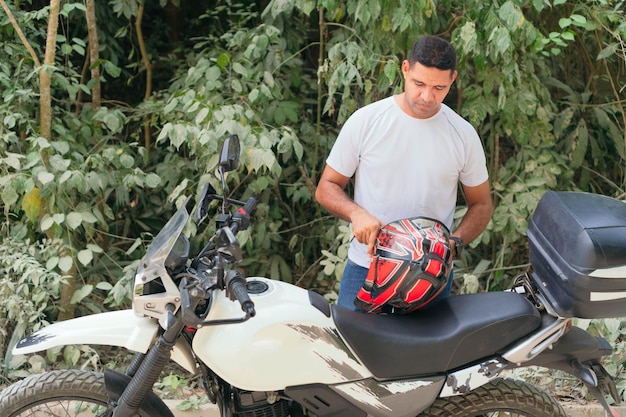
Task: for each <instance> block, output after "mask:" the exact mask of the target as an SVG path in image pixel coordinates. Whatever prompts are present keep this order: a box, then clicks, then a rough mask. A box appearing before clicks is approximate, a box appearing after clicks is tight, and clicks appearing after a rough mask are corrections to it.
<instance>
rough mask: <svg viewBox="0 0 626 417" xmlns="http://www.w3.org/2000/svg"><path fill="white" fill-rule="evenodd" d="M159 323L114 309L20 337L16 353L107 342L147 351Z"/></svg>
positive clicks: (14, 351)
mask: <svg viewBox="0 0 626 417" xmlns="http://www.w3.org/2000/svg"><path fill="white" fill-rule="evenodd" d="M158 328H159V325H158V324H157V322H156V321H155V320H153V319H149V318H146V317H140V316H137V315H136V314H135V313H134V312H133V310H121V311H111V312H108V313H101V314H93V315H90V316H84V317H79V318H77V319H72V320H67V321H61V322H58V323H54V324H51V325H50V326H46V327H44V328H43V329H41V330H38V331H36V332H35V333H32V334H30V335H28V336H26V337H25V338H24V339H22V340H20V341H19V342H18V343H17V345H16V346H15V348H13V355H26V354H28V353H34V352H40V351H42V350H46V349H50V348H53V347H57V346H65V345H107V346H122V347H125V348H126V349H129V350H132V351H135V352H142V353H145V352H146V351H147V350H148V348H149V347H150V345H151V344H152V341H153V339H154V337H155V335H156V333H157V330H158Z"/></svg>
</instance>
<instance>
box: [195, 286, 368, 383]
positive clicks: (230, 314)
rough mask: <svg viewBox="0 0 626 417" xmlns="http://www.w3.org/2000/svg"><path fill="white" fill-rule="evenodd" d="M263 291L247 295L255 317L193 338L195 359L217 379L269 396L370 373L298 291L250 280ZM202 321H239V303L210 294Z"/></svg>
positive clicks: (212, 328)
mask: <svg viewBox="0 0 626 417" xmlns="http://www.w3.org/2000/svg"><path fill="white" fill-rule="evenodd" d="M249 281H260V282H257V284H261V283H265V284H266V286H267V288H266V290H264V291H263V292H261V293H258V294H250V297H251V299H252V301H253V302H254V304H255V306H256V311H257V315H256V316H255V317H253V318H251V319H250V320H248V321H246V322H243V323H238V324H229V325H220V326H207V327H204V328H201V329H200V330H198V332H197V333H196V335H195V337H194V340H193V349H194V352H195V353H196V355H197V356H198V357H199V358H200V359H201V360H202V361H203V362H204V363H205V364H206V365H207V366H208V367H209V368H211V369H212V370H213V371H214V372H215V373H216V374H217V375H219V376H220V377H221V378H223V379H224V380H225V381H227V382H228V383H230V384H232V385H234V386H236V387H238V388H240V389H244V390H250V391H274V390H280V389H284V388H285V387H287V386H296V385H307V384H315V383H321V384H336V383H341V382H346V381H354V380H359V379H363V378H368V377H370V376H371V373H370V372H369V371H368V370H367V369H366V368H365V367H364V366H363V365H362V364H361V363H360V362H359V361H358V360H357V358H356V357H355V356H354V355H353V353H352V352H351V351H350V349H349V348H348V347H347V346H346V345H345V344H344V342H343V341H342V340H341V338H340V337H339V336H338V334H337V331H336V329H335V326H334V323H333V321H332V318H330V317H328V316H326V315H325V314H323V313H322V312H321V311H320V310H318V309H317V308H315V307H313V306H312V305H311V303H310V301H309V296H308V292H307V291H306V290H304V289H302V288H298V287H296V286H293V285H290V284H286V283H284V282H280V281H272V280H268V279H265V278H251V279H249ZM213 297H214V299H213V306H212V308H211V312H210V313H209V317H207V320H220V319H226V318H236V317H241V316H242V312H241V308H240V306H239V304H238V303H237V302H233V301H231V300H229V299H228V298H226V296H225V295H224V293H223V292H215V293H214V295H213Z"/></svg>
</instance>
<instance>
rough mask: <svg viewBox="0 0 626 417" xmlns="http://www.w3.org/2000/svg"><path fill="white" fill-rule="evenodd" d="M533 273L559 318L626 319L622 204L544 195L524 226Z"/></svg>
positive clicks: (598, 198)
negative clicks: (525, 226) (526, 228)
mask: <svg viewBox="0 0 626 417" xmlns="http://www.w3.org/2000/svg"><path fill="white" fill-rule="evenodd" d="M527 235H528V243H529V247H530V262H531V265H532V269H533V272H532V274H531V276H532V278H533V280H534V282H535V284H536V285H537V287H538V290H539V291H540V292H541V293H542V294H543V295H544V296H545V298H546V299H547V301H548V302H549V303H550V304H551V305H552V308H553V309H554V310H555V312H556V313H557V314H559V315H560V316H562V317H579V318H586V319H593V318H607V317H626V203H625V202H623V201H620V200H617V199H614V198H610V197H606V196H602V195H597V194H589V193H581V192H555V191H548V192H547V193H546V194H544V196H543V197H542V198H541V200H540V201H539V204H538V205H537V209H536V210H535V213H534V214H533V215H532V217H531V220H530V224H529V226H528V231H527Z"/></svg>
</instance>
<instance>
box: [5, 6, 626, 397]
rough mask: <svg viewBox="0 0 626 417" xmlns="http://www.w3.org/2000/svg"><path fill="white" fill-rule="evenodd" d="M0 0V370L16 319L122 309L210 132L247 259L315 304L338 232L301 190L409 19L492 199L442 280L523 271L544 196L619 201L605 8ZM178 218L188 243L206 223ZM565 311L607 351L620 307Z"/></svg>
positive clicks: (394, 67)
mask: <svg viewBox="0 0 626 417" xmlns="http://www.w3.org/2000/svg"><path fill="white" fill-rule="evenodd" d="M0 5H1V6H2V10H1V11H0V40H1V42H0V94H1V95H2V102H0V118H1V119H2V124H1V125H0V196H1V207H2V210H1V213H0V218H1V219H2V222H1V224H0V233H1V236H2V239H1V241H0V272H1V274H0V321H1V323H0V324H2V326H0V351H1V352H2V353H3V355H4V358H5V360H4V365H3V368H2V373H1V374H2V381H1V382H7V381H10V380H12V379H14V378H16V377H19V376H23V375H24V372H27V371H25V369H26V370H30V371H36V370H37V369H40V368H41V367H45V366H48V365H46V363H45V362H46V361H45V359H44V358H39V359H33V358H31V359H29V363H24V362H19V363H16V362H15V361H14V360H13V359H14V358H12V357H11V355H10V354H8V353H7V351H6V349H7V346H11V345H12V344H13V343H15V342H16V341H17V340H18V339H19V338H20V337H22V336H23V335H24V334H25V333H26V332H28V331H32V330H33V329H37V328H40V327H41V326H43V325H45V324H47V323H50V322H54V321H58V320H65V319H68V318H71V317H75V316H81V315H85V314H90V313H95V312H100V311H103V310H110V309H117V308H124V307H128V306H129V305H130V295H131V287H130V282H131V281H130V280H131V279H132V276H133V274H134V270H135V268H136V266H137V262H138V259H139V258H140V257H141V256H142V254H143V253H144V250H145V247H146V246H147V244H148V243H149V242H150V239H151V237H152V236H154V235H155V234H156V233H157V232H158V230H159V229H160V227H161V226H162V225H163V224H164V223H165V221H167V219H168V218H169V217H170V215H171V214H172V213H173V211H174V210H175V208H176V205H177V204H180V202H181V200H182V199H183V198H185V197H186V196H193V197H197V195H198V193H199V190H200V189H201V187H202V186H203V185H204V184H205V183H206V182H210V183H211V184H213V185H214V186H215V188H216V189H220V188H221V184H220V182H219V179H218V176H217V175H216V165H217V150H218V149H219V146H220V145H221V142H222V140H223V139H224V138H225V137H226V136H227V135H228V134H237V135H238V136H239V138H240V139H241V141H242V148H243V151H242V167H241V168H240V170H239V171H238V172H233V173H230V174H229V176H228V182H229V188H230V192H231V194H232V195H233V196H234V197H236V198H240V199H245V198H247V197H248V196H250V195H251V194H257V195H258V196H259V199H260V204H259V206H258V209H257V210H256V211H255V213H254V221H253V227H252V228H251V229H249V230H247V231H246V232H244V233H242V236H241V237H242V240H243V242H244V245H245V250H246V253H247V258H246V261H245V265H244V267H245V268H246V269H247V272H248V274H250V275H261V276H269V277H271V278H273V279H279V280H284V281H288V282H291V283H294V284H296V285H299V286H302V287H305V288H310V289H313V290H315V291H318V292H320V293H321V294H324V295H325V296H326V297H328V299H329V300H332V299H333V298H334V297H335V296H336V290H337V286H338V279H339V277H340V276H341V272H342V269H343V264H344V262H345V257H346V242H347V241H348V239H349V238H350V236H349V231H348V227H347V224H346V223H344V222H341V221H337V220H336V219H334V218H333V217H331V216H329V215H328V213H326V212H325V211H324V210H323V209H322V208H320V206H319V205H318V204H317V203H316V202H315V200H314V198H313V195H314V190H315V186H316V184H317V181H318V179H319V175H320V173H321V171H322V169H323V167H324V162H325V158H326V155H327V154H328V152H329V150H330V148H331V146H332V144H333V142H334V140H335V138H336V136H337V133H338V131H339V129H340V128H341V126H342V124H343V122H344V121H345V120H346V118H347V117H348V116H349V115H350V114H351V113H352V112H353V111H354V110H356V109H357V108H359V107H362V106H363V105H366V104H368V103H370V102H373V101H375V100H378V99H380V98H383V97H386V96H388V95H390V94H394V93H397V92H400V91H402V88H403V86H402V76H401V75H402V74H401V71H400V63H401V62H402V60H403V59H404V58H405V57H406V56H407V54H408V52H409V50H410V48H411V47H412V45H413V43H414V42H415V40H416V39H417V38H418V37H419V36H420V35H423V34H436V35H439V36H442V37H444V38H446V39H449V40H451V41H452V42H453V44H454V45H455V46H456V47H457V50H458V53H459V62H458V70H459V77H458V80H457V81H456V83H455V85H454V88H453V90H452V91H451V93H450V95H449V96H448V98H447V100H446V103H447V104H448V105H450V106H451V107H452V108H453V109H455V110H456V111H458V112H459V113H460V114H461V115H463V116H464V117H465V118H466V119H468V120H469V121H470V122H471V123H472V124H473V125H474V126H475V127H476V129H477V130H478V132H479V134H480V136H481V137H482V139H483V143H484V147H485V151H486V153H487V161H488V167H489V171H490V180H491V183H492V187H493V200H494V203H495V206H496V209H495V213H494V215H493V219H492V221H491V223H490V224H489V227H488V228H487V230H486V231H485V232H484V233H483V234H482V235H481V236H480V238H479V239H477V240H476V241H475V242H473V243H472V244H471V247H470V248H468V250H466V251H465V252H464V255H463V259H462V260H461V261H459V262H458V263H457V264H456V265H455V270H456V271H457V272H456V273H455V277H456V282H455V290H456V291H457V292H475V291H489V290H500V289H504V288H508V285H510V283H511V281H512V279H513V278H514V277H515V276H517V275H518V274H520V273H523V272H525V271H527V270H528V269H529V267H530V264H529V259H528V252H527V250H528V247H527V241H526V236H525V231H526V227H527V224H528V219H529V217H530V215H531V213H532V212H533V210H534V208H535V207H536V205H537V202H538V201H539V198H540V197H541V196H542V195H543V193H545V192H546V191H547V190H580V191H588V192H594V193H599V194H603V195H607V196H611V197H615V198H618V199H622V200H624V199H626V111H625V109H626V98H625V97H626V95H625V91H624V90H625V89H626V73H625V71H626V43H625V39H626V16H625V15H624V13H625V8H626V5H625V4H624V2H623V1H614V0H595V1H583V0H573V1H565V0H531V1H523V0H509V1H493V0H465V1H450V0H343V1H341V0H271V1H267V0H256V1H238V0H193V1H191V0H169V1H167V0H160V1H159V2H157V1H150V2H144V1H140V0H106V1H105V0H83V1H78V2H73V1H70V0H64V1H61V0H51V1H43V0H40V1H38V0H0ZM436 157H437V158H439V159H441V163H445V155H438V156H436ZM419 159H420V156H416V163H419ZM390 168H392V167H390ZM459 202H460V205H459V208H458V211H457V216H456V217H457V218H459V217H460V216H461V215H462V214H463V211H464V207H463V205H462V203H463V199H462V196H460V198H459ZM210 228H211V227H209V229H210ZM191 229H192V230H189V234H190V235H191V237H192V245H193V246H194V247H198V246H199V245H201V243H202V242H203V240H205V239H206V237H207V236H208V235H209V234H208V233H210V230H209V231H196V230H193V228H191ZM581 325H584V326H590V327H591V328H593V329H594V331H597V332H599V333H602V334H603V335H604V336H605V337H607V338H609V339H610V340H611V341H612V342H613V343H616V344H618V347H623V345H622V343H623V342H622V332H623V331H622V327H624V326H622V321H621V320H619V319H611V320H602V321H593V322H587V323H582V324H581ZM618 350H620V349H618ZM623 350H624V349H621V352H623ZM621 352H620V353H619V354H618V355H616V357H615V363H614V364H613V367H612V371H613V373H620V372H621V369H622V363H623V358H622V356H623V353H621ZM94 357H97V354H96V353H95V352H94V351H92V350H89V349H87V348H84V347H83V348H66V349H61V350H59V351H56V352H49V353H48V360H49V361H50V362H54V361H55V360H56V361H57V362H62V363H65V364H68V366H71V365H75V364H76V363H78V362H80V361H87V360H89V361H94V359H93V358H94ZM99 360H101V359H96V360H95V362H98V361H99ZM622 385H623V384H622Z"/></svg>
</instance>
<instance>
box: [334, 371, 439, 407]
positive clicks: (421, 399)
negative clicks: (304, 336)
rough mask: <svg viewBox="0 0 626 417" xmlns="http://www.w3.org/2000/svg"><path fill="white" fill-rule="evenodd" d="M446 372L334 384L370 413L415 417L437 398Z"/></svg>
mask: <svg viewBox="0 0 626 417" xmlns="http://www.w3.org/2000/svg"><path fill="white" fill-rule="evenodd" d="M445 380H446V376H445V375H439V376H433V377H428V378H419V379H403V380H394V381H384V382H379V381H376V380H374V379H367V380H364V381H358V382H351V383H345V384H339V385H337V386H334V387H332V389H333V390H334V391H336V392H339V393H340V394H341V396H342V397H344V398H346V399H348V400H350V402H351V403H353V404H355V405H356V406H357V407H358V408H360V409H361V410H365V411H366V412H367V415H368V416H380V417H415V416H416V415H418V414H419V413H421V412H422V411H424V410H425V409H426V408H428V407H429V406H430V405H431V404H432V403H433V402H434V401H435V399H437V396H438V395H439V392H440V391H441V388H442V387H443V385H444V382H445Z"/></svg>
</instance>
